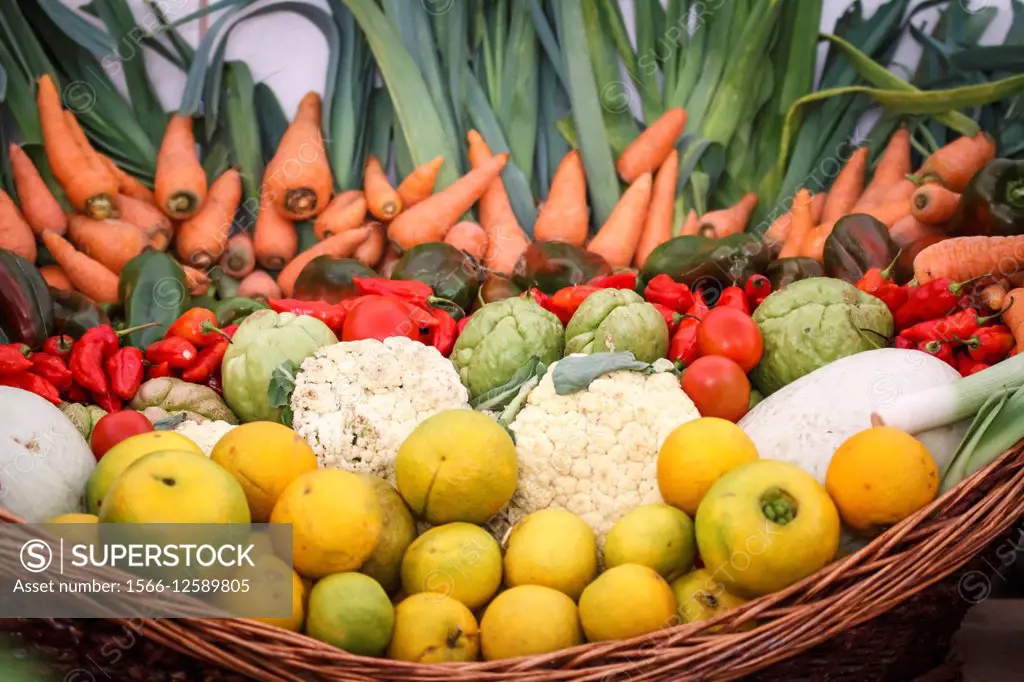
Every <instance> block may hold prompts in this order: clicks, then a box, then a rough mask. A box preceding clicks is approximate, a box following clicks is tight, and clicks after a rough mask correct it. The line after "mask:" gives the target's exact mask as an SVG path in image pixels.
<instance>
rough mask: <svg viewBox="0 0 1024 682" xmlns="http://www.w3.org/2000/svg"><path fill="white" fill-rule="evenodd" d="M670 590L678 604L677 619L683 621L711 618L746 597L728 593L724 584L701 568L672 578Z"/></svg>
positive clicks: (737, 604)
mask: <svg viewBox="0 0 1024 682" xmlns="http://www.w3.org/2000/svg"><path fill="white" fill-rule="evenodd" d="M672 592H673V593H674V594H675V596H676V603H677V604H678V605H679V619H680V620H681V621H682V622H684V623H694V622H696V621H698V620H707V619H708V618H713V617H714V616H717V615H718V614H720V613H722V612H723V611H728V610H729V609H734V608H736V607H737V606H739V605H740V604H743V603H745V602H746V599H743V598H742V597H737V596H736V595H734V594H730V593H729V591H728V590H726V589H725V585H723V584H722V583H720V582H718V581H717V580H715V578H714V576H712V575H711V573H709V572H708V571H707V570H706V569H703V568H700V569H697V570H696V571H690V572H689V573H687V574H686V575H684V576H680V577H679V578H676V579H675V580H673V581H672ZM712 629H715V628H712Z"/></svg>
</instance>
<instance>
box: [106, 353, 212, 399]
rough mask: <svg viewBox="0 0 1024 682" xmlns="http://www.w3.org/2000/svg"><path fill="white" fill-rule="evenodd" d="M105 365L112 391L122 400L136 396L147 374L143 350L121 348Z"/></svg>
mask: <svg viewBox="0 0 1024 682" xmlns="http://www.w3.org/2000/svg"><path fill="white" fill-rule="evenodd" d="M224 343H227V341H226V340H225V341H224ZM105 366H106V370H107V379H108V380H109V381H110V392H111V393H113V394H114V395H115V396H117V397H118V398H121V399H122V400H131V399H132V398H134V397H135V394H136V393H137V392H138V390H139V386H141V385H142V379H143V377H144V375H145V367H144V365H143V360H142V351H141V350H139V349H138V348H134V347H132V346H125V347H124V348H119V349H118V350H117V351H116V352H115V353H114V354H113V355H111V356H110V357H109V358H107V361H106V363H105Z"/></svg>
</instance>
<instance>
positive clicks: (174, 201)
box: [167, 192, 199, 213]
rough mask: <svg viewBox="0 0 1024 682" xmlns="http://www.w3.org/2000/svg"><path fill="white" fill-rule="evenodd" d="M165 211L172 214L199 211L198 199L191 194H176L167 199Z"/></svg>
mask: <svg viewBox="0 0 1024 682" xmlns="http://www.w3.org/2000/svg"><path fill="white" fill-rule="evenodd" d="M167 209H168V210H169V211H171V212H173V213H195V212H196V211H197V210H199V197H197V196H196V195H195V194H193V193H192V192H178V193H176V194H172V195H171V196H170V198H169V199H167Z"/></svg>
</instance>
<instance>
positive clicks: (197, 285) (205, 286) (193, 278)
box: [178, 263, 210, 296]
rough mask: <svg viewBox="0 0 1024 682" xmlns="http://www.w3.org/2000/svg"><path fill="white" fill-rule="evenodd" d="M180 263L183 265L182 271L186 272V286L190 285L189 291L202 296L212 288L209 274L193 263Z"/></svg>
mask: <svg viewBox="0 0 1024 682" xmlns="http://www.w3.org/2000/svg"><path fill="white" fill-rule="evenodd" d="M178 265H180V266H181V271H182V272H184V273H185V286H187V287H188V293H190V294H192V295H193V296H202V295H203V294H205V293H206V292H207V291H209V290H210V276H209V275H207V274H206V273H205V272H203V271H202V270H197V269H196V268H194V267H192V266H191V265H185V264H184V263H178Z"/></svg>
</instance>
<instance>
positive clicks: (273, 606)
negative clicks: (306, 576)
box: [217, 548, 306, 632]
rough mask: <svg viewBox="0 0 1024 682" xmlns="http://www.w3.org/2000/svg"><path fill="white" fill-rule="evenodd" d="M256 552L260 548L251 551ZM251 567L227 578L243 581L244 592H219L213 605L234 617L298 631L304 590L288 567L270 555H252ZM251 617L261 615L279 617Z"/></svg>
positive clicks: (303, 608)
mask: <svg viewBox="0 0 1024 682" xmlns="http://www.w3.org/2000/svg"><path fill="white" fill-rule="evenodd" d="M255 551H256V552H259V551H260V548H255ZM252 560H253V564H254V565H253V566H243V567H242V568H239V569H238V570H237V571H235V572H234V573H233V574H232V575H231V579H232V580H239V581H242V580H247V581H248V582H249V589H248V590H247V591H241V590H239V591H233V592H231V591H229V592H223V593H221V596H220V597H219V598H218V599H217V603H218V604H219V605H220V606H221V607H222V608H224V609H225V610H227V611H228V612H230V613H231V614H233V615H236V616H245V617H248V618H251V619H252V620H258V621H260V622H261V623H267V624H268V625H273V626H275V627H279V628H284V629H285V630H291V631H292V632H299V631H301V630H302V622H303V620H304V619H305V613H306V603H305V602H306V587H305V585H303V583H302V579H301V578H300V577H299V575H298V573H296V572H295V571H293V570H292V569H290V568H288V564H286V563H285V562H284V561H283V560H282V559H280V558H278V557H276V556H274V555H273V554H263V553H258V554H255V555H253V556H252ZM286 611H289V612H290V614H289V615H287V616H285V615H274V616H270V615H265V616H255V614H257V613H263V614H283V613H284V612H286Z"/></svg>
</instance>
